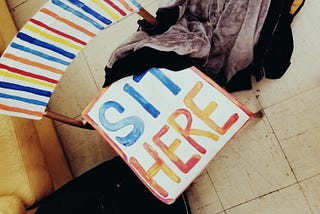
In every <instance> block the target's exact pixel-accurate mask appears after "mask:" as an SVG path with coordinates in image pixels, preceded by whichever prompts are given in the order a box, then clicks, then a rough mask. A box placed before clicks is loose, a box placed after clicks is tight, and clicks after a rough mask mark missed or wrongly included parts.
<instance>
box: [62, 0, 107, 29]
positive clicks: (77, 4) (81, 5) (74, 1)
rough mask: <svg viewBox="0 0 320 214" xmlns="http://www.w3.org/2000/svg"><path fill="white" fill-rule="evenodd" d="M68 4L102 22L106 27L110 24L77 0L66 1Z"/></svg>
mask: <svg viewBox="0 0 320 214" xmlns="http://www.w3.org/2000/svg"><path fill="white" fill-rule="evenodd" d="M68 2H70V3H71V4H73V5H75V6H77V7H79V8H80V9H82V10H83V11H85V12H87V13H89V14H90V15H92V16H93V17H95V18H96V19H98V20H100V21H102V22H103V23H105V24H106V25H110V24H111V23H112V22H111V21H110V20H109V19H107V18H105V17H103V16H102V15H100V14H99V13H97V12H96V11H94V10H92V9H91V8H90V7H88V6H87V5H85V4H84V3H83V2H81V1H78V0H68Z"/></svg>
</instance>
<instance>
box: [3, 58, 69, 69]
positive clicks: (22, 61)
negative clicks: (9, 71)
mask: <svg viewBox="0 0 320 214" xmlns="http://www.w3.org/2000/svg"><path fill="white" fill-rule="evenodd" d="M3 56H4V57H6V58H9V59H12V60H15V61H18V62H21V63H23V64H27V65H31V66H34V67H38V68H41V69H44V70H48V71H51V72H53V73H56V74H64V71H62V70H59V69H56V68H54V67H51V66H48V65H44V64H41V63H38V62H34V61H31V60H28V59H25V58H22V57H18V56H15V55H13V54H9V53H6V54H4V55H3Z"/></svg>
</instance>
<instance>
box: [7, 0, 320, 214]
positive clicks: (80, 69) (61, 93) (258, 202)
mask: <svg viewBox="0 0 320 214" xmlns="http://www.w3.org/2000/svg"><path fill="white" fill-rule="evenodd" d="M44 2H45V0H41V1H39V0H28V1H25V0H9V1H8V3H9V6H10V8H11V12H12V14H13V16H14V19H15V20H16V23H17V26H18V27H21V26H22V25H23V24H24V23H25V21H26V19H27V18H29V17H30V16H31V15H32V14H33V13H34V12H35V11H37V10H38V9H39V7H40V6H41V5H42V4H43V3H44ZM140 2H142V3H143V4H144V5H145V6H146V8H147V9H149V10H150V11H151V12H154V11H155V8H156V3H155V0H145V1H140ZM319 11H320V1H318V0H307V1H306V3H305V6H304V7H303V9H302V10H301V12H300V13H299V14H298V15H297V17H296V18H295V20H294V22H293V24H292V28H293V34H294V40H295V49H294V53H293V56H292V64H291V66H290V68H289V70H288V71H287V73H286V74H285V76H284V77H283V78H281V79H279V80H266V79H265V80H263V81H261V82H259V83H254V89H252V90H250V91H245V92H237V93H234V94H233V95H234V96H235V97H237V98H238V99H239V100H240V101H242V102H243V103H244V104H245V105H247V106H248V107H249V108H250V109H251V110H252V111H256V110H258V109H260V108H263V109H264V111H265V116H264V118H263V119H253V120H252V121H251V122H250V123H249V124H247V126H245V127H244V128H243V129H242V130H241V131H240V132H239V133H238V134H237V135H236V136H235V137H234V138H233V139H232V140H231V142H230V143H229V144H228V146H227V147H225V148H224V149H223V151H222V152H221V153H220V154H219V155H218V156H217V157H216V158H215V159H214V160H213V161H212V162H211V163H210V164H209V165H208V167H207V168H206V170H205V171H204V172H203V173H202V174H201V175H200V176H199V177H198V178H197V179H196V180H195V181H194V182H193V183H192V185H191V186H190V187H189V188H188V189H187V193H188V197H189V201H190V204H191V208H192V211H193V213H195V214H214V213H226V214H237V213H241V214H242V213H259V214H260V213H261V214H269V213H272V214H274V213H279V214H283V213H290V214H291V213H294V214H295V213H297V214H309V213H314V214H316V213H320V116H319V115H320V107H319V106H320V60H319V59H318V57H319V56H320V40H319V35H320V24H319V23H318V20H319V15H317V14H319ZM137 18H138V17H137V16H136V15H134V16H131V17H130V18H128V19H126V20H123V21H121V22H120V23H118V24H117V25H114V26H112V27H110V28H108V30H106V31H105V32H103V33H102V34H100V35H98V36H97V38H95V39H94V40H93V41H92V42H91V43H90V44H89V45H88V46H87V47H86V48H85V50H84V51H83V52H82V53H81V54H80V55H79V56H78V57H77V59H76V60H75V61H74V62H73V64H72V66H71V67H70V69H69V70H68V72H67V74H66V75H65V76H64V77H63V78H62V80H61V82H60V84H59V85H58V88H57V89H56V91H55V93H54V96H53V98H52V99H51V102H50V108H51V110H53V111H57V112H60V113H63V114H66V115H69V116H72V117H79V116H80V114H81V111H82V110H83V109H84V108H85V107H86V105H87V104H88V103H89V102H90V101H91V100H92V98H93V97H94V96H95V95H96V94H97V92H98V90H99V89H100V86H101V85H102V82H103V79H104V77H103V76H104V73H103V67H104V65H105V63H106V60H107V59H108V57H109V55H110V53H111V51H112V50H114V49H115V48H116V46H117V45H118V44H119V43H120V42H121V41H123V39H125V38H126V37H127V35H129V34H130V33H131V32H133V31H135V30H136V28H137V26H136V24H135V22H136V20H137ZM56 127H57V130H58V133H59V135H60V138H61V140H62V142H63V145H64V148H65V151H66V154H67V155H68V158H69V161H70V163H71V166H72V170H73V173H74V175H75V176H77V175H80V174H81V173H83V172H84V171H86V170H87V169H89V168H91V167H93V166H95V165H97V164H98V163H100V162H102V161H104V160H107V159H110V158H111V157H113V156H114V155H115V152H114V151H113V150H112V149H111V148H110V147H109V146H108V145H107V144H106V143H105V142H103V140H102V139H101V138H100V137H99V136H98V135H97V134H96V133H95V132H94V131H86V130H82V129H79V128H73V127H70V126H68V125H65V124H61V123H56Z"/></svg>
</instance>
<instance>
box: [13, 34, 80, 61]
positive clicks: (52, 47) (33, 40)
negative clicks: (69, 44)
mask: <svg viewBox="0 0 320 214" xmlns="http://www.w3.org/2000/svg"><path fill="white" fill-rule="evenodd" d="M17 38H19V39H21V40H23V41H25V42H29V43H31V44H33V45H36V46H39V47H42V48H46V49H48V50H51V51H54V52H56V53H58V54H61V55H63V56H65V57H67V58H69V59H74V58H75V57H76V55H74V54H73V53H70V52H68V51H65V50H64V49H61V48H59V47H57V46H55V45H52V44H50V43H47V42H44V41H41V40H39V39H36V38H34V37H31V36H29V35H27V34H25V33H22V32H19V33H18V34H17Z"/></svg>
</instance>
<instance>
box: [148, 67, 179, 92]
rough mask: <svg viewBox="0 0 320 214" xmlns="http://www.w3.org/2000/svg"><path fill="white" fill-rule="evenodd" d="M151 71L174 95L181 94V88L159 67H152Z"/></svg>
mask: <svg viewBox="0 0 320 214" xmlns="http://www.w3.org/2000/svg"><path fill="white" fill-rule="evenodd" d="M150 72H151V73H152V74H153V75H154V76H155V77H157V78H158V79H159V80H160V82H162V84H163V85H165V86H166V87H167V88H168V89H169V90H170V91H171V92H172V93H173V94H174V95H177V94H179V92H180V91H181V88H180V87H179V86H178V85H177V84H175V83H174V82H173V81H172V80H171V79H170V78H169V77H167V76H166V75H165V74H164V73H163V72H162V71H160V69H159V68H151V69H150Z"/></svg>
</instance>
